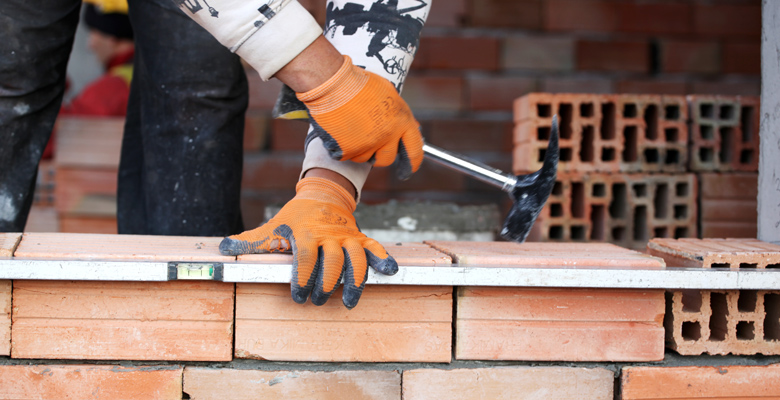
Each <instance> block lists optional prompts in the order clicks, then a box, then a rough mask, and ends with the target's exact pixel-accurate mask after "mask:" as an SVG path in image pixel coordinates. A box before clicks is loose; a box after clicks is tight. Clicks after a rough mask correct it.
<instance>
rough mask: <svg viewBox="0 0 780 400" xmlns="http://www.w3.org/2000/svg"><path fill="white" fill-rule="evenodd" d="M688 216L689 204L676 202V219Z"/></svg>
mask: <svg viewBox="0 0 780 400" xmlns="http://www.w3.org/2000/svg"><path fill="white" fill-rule="evenodd" d="M686 218H688V206H685V205H681V204H676V205H675V206H674V219H686Z"/></svg>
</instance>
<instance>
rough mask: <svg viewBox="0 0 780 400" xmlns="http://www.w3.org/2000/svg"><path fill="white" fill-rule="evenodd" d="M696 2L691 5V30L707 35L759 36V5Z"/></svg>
mask: <svg viewBox="0 0 780 400" xmlns="http://www.w3.org/2000/svg"><path fill="white" fill-rule="evenodd" d="M751 3H752V4H717V3H716V4H710V3H697V4H694V5H693V7H694V9H693V30H694V32H695V33H697V34H700V35H707V36H717V37H734V36H744V37H751V38H756V39H758V38H760V37H761V5H760V4H758V2H751Z"/></svg>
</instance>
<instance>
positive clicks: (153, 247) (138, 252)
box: [14, 233, 235, 262]
mask: <svg viewBox="0 0 780 400" xmlns="http://www.w3.org/2000/svg"><path fill="white" fill-rule="evenodd" d="M221 241H222V238H220V237H187V236H152V235H149V236H146V235H91V234H72V233H71V234H63V233H25V234H24V236H23V237H22V241H21V243H20V244H19V247H18V248H17V250H16V252H15V253H14V257H16V258H44V259H57V260H131V261H165V262H167V261H203V262H209V261H211V262H230V261H234V260H235V257H230V256H223V255H221V254H220V253H219V243H220V242H221Z"/></svg>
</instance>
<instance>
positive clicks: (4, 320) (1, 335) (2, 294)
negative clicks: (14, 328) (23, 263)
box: [0, 280, 11, 356]
mask: <svg viewBox="0 0 780 400" xmlns="http://www.w3.org/2000/svg"><path fill="white" fill-rule="evenodd" d="M10 355H11V281H8V280H0V356H10Z"/></svg>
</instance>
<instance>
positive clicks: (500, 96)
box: [468, 76, 536, 111]
mask: <svg viewBox="0 0 780 400" xmlns="http://www.w3.org/2000/svg"><path fill="white" fill-rule="evenodd" d="M535 90H536V79H533V78H521V77H506V76H502V77H473V78H469V79H468V93H469V95H468V97H469V102H468V105H469V109H470V110H507V111H509V110H511V109H512V102H514V100H515V99H516V98H518V97H520V96H523V95H525V94H527V93H530V92H533V91H535Z"/></svg>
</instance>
